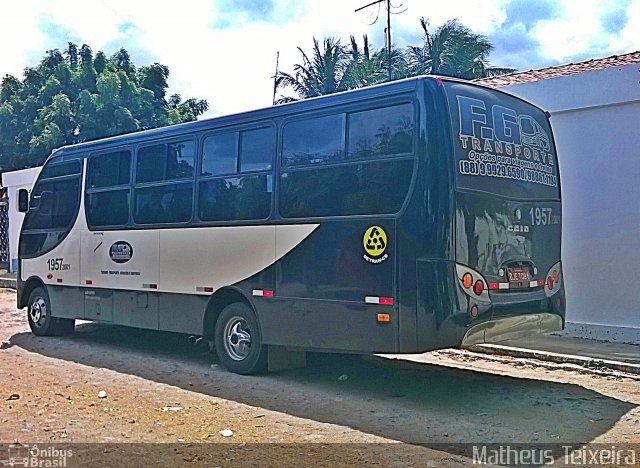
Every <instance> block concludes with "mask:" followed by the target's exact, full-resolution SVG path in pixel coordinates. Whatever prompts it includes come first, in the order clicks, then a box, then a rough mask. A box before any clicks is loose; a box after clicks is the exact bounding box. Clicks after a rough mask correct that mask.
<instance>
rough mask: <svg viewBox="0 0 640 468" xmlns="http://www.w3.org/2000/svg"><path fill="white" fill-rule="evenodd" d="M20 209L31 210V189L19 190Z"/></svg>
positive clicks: (21, 210)
mask: <svg viewBox="0 0 640 468" xmlns="http://www.w3.org/2000/svg"><path fill="white" fill-rule="evenodd" d="M18 211H19V212H20V213H26V212H27V211H29V191H28V190H27V189H23V188H22V189H20V190H18Z"/></svg>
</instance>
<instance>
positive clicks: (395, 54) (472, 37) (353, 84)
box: [276, 18, 515, 104]
mask: <svg viewBox="0 0 640 468" xmlns="http://www.w3.org/2000/svg"><path fill="white" fill-rule="evenodd" d="M420 25H421V27H422V33H423V39H422V44H420V45H417V46H413V45H410V46H408V47H406V48H405V49H397V48H393V47H392V49H391V79H392V80H398V79H401V78H407V77H411V76H419V75H429V74H432V75H443V76H452V77H457V78H464V79H468V80H471V79H476V78H484V77H487V76H496V75H503V74H506V73H512V72H514V71H515V70H514V69H513V68H500V67H492V66H490V65H489V61H488V58H489V54H490V52H491V50H492V49H493V45H492V44H491V43H490V42H489V40H488V39H487V38H486V37H484V36H482V35H480V34H475V33H473V32H472V31H471V30H470V29H469V28H467V27H466V26H464V25H462V24H460V23H459V22H458V21H457V20H450V21H447V22H446V23H445V24H443V25H442V26H440V27H438V28H436V30H435V31H429V23H428V21H427V20H425V19H424V18H420ZM313 44H314V47H313V51H312V54H311V57H309V56H307V54H306V53H305V52H304V51H303V50H302V49H301V48H300V47H298V50H300V53H301V54H302V64H296V65H295V66H294V73H293V74H288V73H284V72H279V73H278V75H277V77H276V85H277V87H278V89H287V88H289V89H291V90H293V92H294V93H295V94H296V95H297V96H296V97H292V96H288V95H285V96H281V97H280V99H278V100H277V101H276V104H281V103H283V102H289V101H296V100H298V99H305V98H308V97H314V96H319V95H322V94H330V93H334V92H337V91H344V90H347V89H354V88H361V87H364V86H370V85H373V84H376V83H381V82H385V81H387V80H388V76H389V75H388V67H389V60H388V57H387V49H386V48H384V47H383V48H381V49H378V50H376V51H375V52H373V53H372V52H371V47H370V44H369V40H368V38H367V36H366V35H365V36H364V43H363V47H362V48H360V47H359V46H358V43H357V41H356V39H355V38H354V37H353V36H351V44H350V47H345V46H342V45H340V41H339V40H336V39H334V38H327V39H324V41H323V44H324V48H320V47H319V42H318V40H317V39H316V38H314V39H313Z"/></svg>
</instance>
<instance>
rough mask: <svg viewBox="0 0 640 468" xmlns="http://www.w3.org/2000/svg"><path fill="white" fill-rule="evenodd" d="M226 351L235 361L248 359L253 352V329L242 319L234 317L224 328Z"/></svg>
mask: <svg viewBox="0 0 640 468" xmlns="http://www.w3.org/2000/svg"><path fill="white" fill-rule="evenodd" d="M224 349H225V351H226V352H227V355H228V356H229V357H230V358H231V359H233V360H234V361H242V360H244V359H246V357H247V356H248V355H249V352H250V351H251V329H250V328H249V325H248V324H247V321H246V320H245V319H243V318H242V317H233V318H231V319H230V320H228V321H227V323H226V325H225V327H224Z"/></svg>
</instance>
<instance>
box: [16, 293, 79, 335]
mask: <svg viewBox="0 0 640 468" xmlns="http://www.w3.org/2000/svg"><path fill="white" fill-rule="evenodd" d="M34 284H35V285H36V286H35V287H33V288H31V289H30V290H29V295H28V299H27V301H26V305H27V320H28V322H29V328H31V331H32V332H33V334H34V335H37V336H56V335H67V334H70V333H72V332H73V330H74V327H75V320H74V319H64V318H59V317H54V316H53V315H52V309H51V299H50V298H49V292H48V291H47V288H46V286H45V285H44V284H42V283H40V284H38V283H34Z"/></svg>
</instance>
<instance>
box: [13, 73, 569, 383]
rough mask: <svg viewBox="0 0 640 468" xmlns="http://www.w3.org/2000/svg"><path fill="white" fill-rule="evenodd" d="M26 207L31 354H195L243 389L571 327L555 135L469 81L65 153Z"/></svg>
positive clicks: (523, 108)
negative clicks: (210, 350) (207, 350)
mask: <svg viewBox="0 0 640 468" xmlns="http://www.w3.org/2000/svg"><path fill="white" fill-rule="evenodd" d="M525 125H526V128H523V127H524V126H525ZM19 204H20V209H21V210H22V211H26V216H25V219H24V224H23V226H22V231H21V238H20V249H19V274H18V295H17V303H18V307H20V308H22V307H27V312H28V320H29V325H30V327H31V330H32V331H33V333H35V334H36V335H60V334H65V333H69V332H71V331H72V330H73V329H74V320H75V319H81V320H90V321H97V322H103V323H108V324H117V325H124V326H131V327H139V328H146V329H153V330H162V331H170V332H178V333H184V334H188V335H191V336H193V337H197V338H198V339H201V340H203V341H204V342H209V343H211V344H212V346H214V347H215V350H216V353H217V355H218V357H219V359H220V361H221V363H222V364H223V365H224V366H225V367H226V368H227V369H229V370H230V371H232V372H236V373H241V374H250V373H256V372H260V371H264V370H269V369H274V368H278V366H280V367H282V366H287V365H288V366H293V365H295V364H296V363H298V364H301V363H302V364H303V363H304V356H305V353H306V352H307V351H315V352H355V353H420V352H425V351H429V350H434V349H439V348H446V347H466V346H470V345H473V344H478V343H492V342H499V341H503V340H507V339H518V338H520V337H523V336H526V335H530V334H534V333H540V332H549V331H555V330H561V329H562V328H563V327H564V315H565V294H564V284H563V283H564V282H563V272H562V266H561V261H560V247H561V246H560V238H561V200H560V179H559V173H558V160H557V156H556V149H555V143H554V140H553V135H552V132H551V127H550V123H549V114H548V113H545V112H544V111H543V110H541V109H539V108H538V107H536V106H534V105H532V104H529V103H527V102H525V101H523V100H521V99H519V98H517V97H515V96H512V95H509V94H507V93H504V92H502V91H498V90H496V89H492V88H488V87H482V86H479V85H474V84H472V83H469V82H464V81H461V80H456V79H451V78H444V77H432V76H423V77H418V78H411V79H406V80H401V81H396V82H392V83H387V84H382V85H377V86H371V87H368V88H364V89H359V90H354V91H348V92H343V93H337V94H333V95H329V96H324V97H318V98H314V99H307V100H304V101H300V102H294V103H288V104H283V105H279V106H273V107H269V108H265V109H261V110H256V111H251V112H246V113H240V114H237V115H230V116H224V117H218V118H213V119H208V120H202V121H197V122H191V123H186V124H180V125H175V126H169V127H165V128H159V129H152V130H146V131H140V132H137V133H131V134H126V135H121V136H116V137H110V138H106V139H102V140H97V141H91V142H84V143H79V144H75V145H70V146H65V147H62V148H60V149H58V150H56V151H54V152H53V154H52V155H51V156H50V157H49V158H48V159H47V161H46V163H45V165H44V167H43V169H42V172H41V173H40V176H39V177H38V179H37V181H36V183H35V186H34V188H33V189H32V191H31V194H30V196H29V195H28V194H27V193H26V192H21V193H20V194H19Z"/></svg>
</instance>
